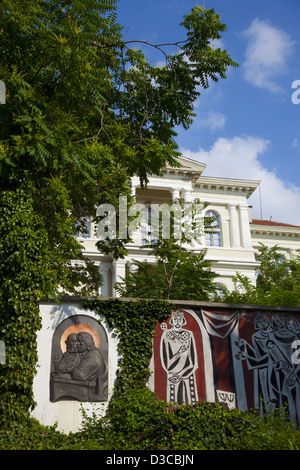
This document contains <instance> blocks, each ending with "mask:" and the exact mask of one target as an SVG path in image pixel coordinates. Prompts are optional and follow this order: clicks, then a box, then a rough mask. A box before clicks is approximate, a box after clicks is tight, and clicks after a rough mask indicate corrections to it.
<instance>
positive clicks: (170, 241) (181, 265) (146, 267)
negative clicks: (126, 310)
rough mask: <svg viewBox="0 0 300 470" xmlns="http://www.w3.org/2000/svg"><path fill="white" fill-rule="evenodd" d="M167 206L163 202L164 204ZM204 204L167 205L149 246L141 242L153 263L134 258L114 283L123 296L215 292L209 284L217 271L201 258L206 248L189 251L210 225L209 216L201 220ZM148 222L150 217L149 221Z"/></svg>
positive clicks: (203, 296)
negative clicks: (121, 277)
mask: <svg viewBox="0 0 300 470" xmlns="http://www.w3.org/2000/svg"><path fill="white" fill-rule="evenodd" d="M165 206H167V205H165ZM206 206H207V204H199V202H197V201H195V202H193V203H185V202H184V201H183V200H178V201H177V203H175V204H174V205H173V206H171V208H168V207H165V210H167V211H168V214H169V218H168V219H166V218H164V215H163V214H160V218H159V220H158V222H157V231H156V232H155V231H152V230H151V229H150V232H149V233H151V235H154V236H155V235H156V239H155V238H154V239H153V240H152V243H151V244H150V245H142V249H147V250H149V249H150V251H149V254H150V255H154V257H155V263H154V264H149V263H148V262H147V261H138V260H134V262H133V263H132V268H131V270H130V271H129V272H128V273H127V275H126V277H125V278H123V279H122V281H123V282H120V283H117V284H116V288H117V290H118V292H119V293H120V294H121V295H122V296H124V297H143V298H150V299H168V300H170V299H172V300H183V299H184V300H204V301H207V300H209V299H210V295H211V294H212V293H213V292H215V290H216V286H215V285H214V284H213V281H214V279H215V278H216V277H217V274H215V273H214V272H212V271H211V262H210V261H209V260H207V259H206V258H205V256H206V253H207V250H203V249H202V250H201V251H200V252H195V251H193V249H192V247H193V244H194V243H195V242H197V241H198V242H199V241H200V237H201V235H202V234H203V233H204V231H205V228H207V227H211V224H212V222H213V219H214V218H213V217H204V219H201V218H200V217H199V216H200V213H201V211H203V208H205V207H206ZM149 222H151V220H150V221H149Z"/></svg>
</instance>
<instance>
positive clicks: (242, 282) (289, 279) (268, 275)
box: [219, 244, 300, 308]
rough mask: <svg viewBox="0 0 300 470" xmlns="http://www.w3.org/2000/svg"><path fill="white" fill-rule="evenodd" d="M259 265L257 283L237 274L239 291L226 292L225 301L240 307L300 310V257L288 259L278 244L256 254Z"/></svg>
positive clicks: (264, 246)
mask: <svg viewBox="0 0 300 470" xmlns="http://www.w3.org/2000/svg"><path fill="white" fill-rule="evenodd" d="M256 258H257V261H259V263H260V267H259V270H258V271H257V277H256V284H253V283H252V282H251V281H250V279H249V278H247V276H243V275H241V274H239V273H237V275H236V278H235V281H236V284H237V290H236V291H232V292H230V291H228V290H224V292H223V295H222V296H221V297H220V298H219V300H221V301H222V302H229V303H237V304H255V305H270V306H281V307H296V308H299V307H300V256H299V255H295V256H294V257H293V258H292V259H288V258H287V257H286V256H285V255H284V254H283V253H282V251H280V247H279V246H278V245H276V246H273V247H268V246H266V245H263V244H261V245H260V247H259V249H258V252H257V256H256Z"/></svg>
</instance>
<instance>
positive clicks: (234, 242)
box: [229, 204, 240, 248]
mask: <svg viewBox="0 0 300 470" xmlns="http://www.w3.org/2000/svg"><path fill="white" fill-rule="evenodd" d="M229 230H230V243H231V247H232V248H237V247H239V246H240V233H239V232H240V231H239V224H238V218H237V210H236V205H235V204H230V205H229Z"/></svg>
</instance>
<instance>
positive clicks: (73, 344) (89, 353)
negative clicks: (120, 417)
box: [50, 332, 107, 401]
mask: <svg viewBox="0 0 300 470" xmlns="http://www.w3.org/2000/svg"><path fill="white" fill-rule="evenodd" d="M66 347H67V350H66V352H65V353H64V354H63V356H62V358H61V359H60V361H59V362H58V363H57V364H56V365H55V369H54V371H53V373H52V376H51V381H50V383H51V387H50V399H51V401H57V400H70V399H75V400H79V401H101V400H103V399H104V397H105V394H106V393H107V364H106V362H105V360H104V358H103V356H102V354H101V351H100V349H99V348H97V347H96V346H95V344H94V341H93V338H92V336H91V335H90V334H89V333H87V332H80V333H78V334H75V333H71V334H70V335H69V336H68V337H67V340H66Z"/></svg>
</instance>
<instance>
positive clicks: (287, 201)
mask: <svg viewBox="0 0 300 470" xmlns="http://www.w3.org/2000/svg"><path fill="white" fill-rule="evenodd" d="M270 146H271V143H270V141H268V140H265V139H262V138H259V137H252V136H241V137H233V138H232V139H229V138H220V139H218V140H217V141H216V142H215V143H214V145H213V146H212V147H211V149H210V150H208V151H206V150H204V149H201V148H200V149H199V150H198V151H197V152H192V151H190V150H187V149H181V152H182V154H183V155H185V156H186V157H188V158H192V159H194V160H197V161H200V162H202V163H205V164H206V165H207V167H206V170H205V174H206V175H207V176H219V177H225V178H241V179H250V180H260V181H261V201H262V216H263V218H264V219H267V220H268V219H270V218H271V217H272V220H274V221H276V222H283V223H289V224H294V225H300V215H299V211H298V210H295V208H297V207H299V206H300V187H298V186H296V185H293V184H291V183H288V182H285V181H283V180H281V179H280V177H279V176H278V175H277V174H276V170H275V169H273V170H272V171H270V170H268V169H266V168H265V167H264V166H263V164H262V163H261V161H260V158H261V155H262V154H263V153H264V152H266V151H267V150H268V149H269V148H270ZM249 204H250V205H253V210H252V213H253V217H254V218H261V206H260V198H259V190H258V189H257V190H256V191H255V193H254V194H253V196H251V198H250V199H249Z"/></svg>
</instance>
